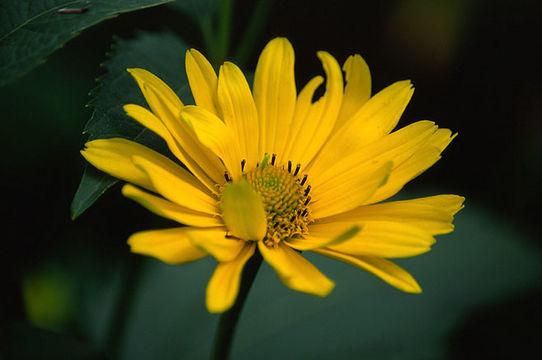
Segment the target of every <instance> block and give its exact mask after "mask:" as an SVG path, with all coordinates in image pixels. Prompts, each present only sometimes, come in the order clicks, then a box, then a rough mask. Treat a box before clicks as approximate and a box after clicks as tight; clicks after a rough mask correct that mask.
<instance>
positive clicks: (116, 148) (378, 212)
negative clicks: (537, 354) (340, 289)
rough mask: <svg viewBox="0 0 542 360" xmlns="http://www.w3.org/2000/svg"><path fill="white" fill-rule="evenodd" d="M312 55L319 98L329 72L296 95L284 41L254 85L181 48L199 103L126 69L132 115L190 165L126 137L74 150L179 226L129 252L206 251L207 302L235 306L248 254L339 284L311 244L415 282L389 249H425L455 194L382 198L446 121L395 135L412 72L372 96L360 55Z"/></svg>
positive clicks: (321, 283) (443, 226)
mask: <svg viewBox="0 0 542 360" xmlns="http://www.w3.org/2000/svg"><path fill="white" fill-rule="evenodd" d="M318 58H319V59H320V61H321V62H322V66H323V69H324V72H325V75H326V77H325V93H324V95H322V96H321V97H320V98H319V99H317V100H316V101H314V100H313V98H314V94H315V91H316V90H317V88H318V87H319V86H320V85H321V84H322V83H323V82H324V78H323V77H322V76H316V77H314V78H313V79H312V80H310V81H309V82H308V83H307V84H306V85H305V86H304V87H303V89H301V91H300V92H299V93H298V92H297V90H296V85H295V79H294V51H293V48H292V46H291V44H290V43H289V41H288V40H286V39H284V38H276V39H274V40H272V41H270V42H269V43H268V44H267V46H266V47H265V49H264V50H263V52H262V54H261V55H260V58H259V61H258V65H257V67H256V72H255V77H254V86H253V90H252V91H251V89H250V86H249V84H248V83H247V80H246V78H245V76H244V75H243V73H242V72H241V70H240V69H239V68H238V67H237V66H236V65H235V64H233V63H230V62H226V63H224V65H222V66H221V67H220V71H219V74H218V76H217V74H216V73H215V71H214V70H213V67H212V66H211V64H210V63H209V62H208V61H207V60H206V59H205V57H204V56H203V55H202V54H201V53H199V52H198V51H197V50H194V49H192V50H189V51H188V52H187V53H186V73H187V75H188V80H189V83H190V88H191V91H192V94H193V96H194V99H195V102H196V105H195V106H190V105H187V106H185V105H184V104H183V103H182V102H181V100H179V98H178V97H177V95H176V94H175V93H174V92H173V91H172V90H171V89H170V88H169V87H168V86H167V85H166V84H165V83H164V82H162V81H161V80H160V79H158V78H157V77H156V76H154V75H153V74H151V73H149V72H148V71H146V70H143V69H128V71H129V72H130V73H131V74H132V76H133V77H134V79H135V80H136V81H137V83H138V85H139V87H140V88H141V91H142V93H143V95H144V96H145V99H146V101H147V103H148V105H149V108H150V110H148V109H147V108H145V107H142V106H140V105H134V104H130V105H126V106H125V107H124V109H125V111H126V113H127V114H128V115H129V116H130V117H132V118H134V119H135V120H137V121H138V122H140V123H141V124H142V125H143V126H145V127H147V128H148V129H150V130H152V131H153V132H155V133H156V134H158V135H159V136H161V137H162V138H163V139H164V140H165V141H166V143H167V145H168V147H169V149H170V150H171V152H172V154H173V155H174V156H175V157H176V158H177V159H178V160H179V163H182V164H183V165H184V167H183V166H181V165H180V164H179V163H178V162H174V161H172V160H170V159H169V158H167V157H166V156H164V155H161V154H159V153H157V152H155V151H153V150H151V149H149V148H147V147H145V146H143V145H140V144H138V143H136V142H133V141H129V140H126V139H121V138H111V139H100V140H93V141H90V142H88V143H86V145H85V149H84V150H83V151H82V154H83V156H84V157H85V158H86V159H87V160H88V161H89V162H90V163H91V164H93V165H94V166H95V167H96V168H98V169H100V170H102V171H104V172H106V173H109V174H111V175H113V176H115V177H117V178H119V179H122V180H124V181H126V182H127V184H126V185H124V187H123V188H122V193H123V194H124V195H125V196H126V197H128V198H130V199H132V200H135V201H136V202H138V203H139V204H141V205H142V206H144V207H145V208H147V209H148V210H150V211H152V212H154V213H155V214H157V215H160V216H163V217H166V218H168V219H172V220H174V221H176V222H178V223H180V224H183V225H186V226H179V227H176V228H171V229H165V230H151V231H143V232H139V233H136V234H134V235H132V236H131V237H130V238H129V240H128V244H129V245H130V247H131V250H132V251H133V252H136V253H140V254H145V255H150V256H153V257H156V258H158V259H160V260H162V261H164V262H166V263H170V264H181V263H187V262H191V261H195V260H198V259H201V258H203V257H205V256H207V255H211V256H213V257H214V258H215V259H216V260H217V261H218V265H217V267H216V269H215V271H214V273H213V275H212V277H211V279H210V281H209V284H208V286H207V296H206V299H207V301H206V303H207V308H208V310H209V311H211V312H223V311H225V310H227V309H229V308H230V307H231V306H232V305H233V303H234V302H235V299H236V297H237V293H238V291H239V284H240V277H241V272H242V269H243V266H244V265H245V263H246V262H247V260H248V259H249V258H250V257H251V256H253V255H254V254H255V252H256V251H259V252H260V253H261V255H262V256H263V258H264V259H265V261H266V262H268V263H269V264H270V265H271V266H272V267H273V269H274V270H275V272H276V273H277V275H278V276H279V278H280V280H281V281H282V282H283V283H284V284H285V285H286V286H288V287H290V288H292V289H294V290H298V291H302V292H306V293H310V294H314V295H319V296H325V295H327V294H328V293H329V292H330V291H331V290H332V289H333V287H334V283H333V282H332V281H331V280H330V279H329V278H328V277H326V276H325V275H324V274H322V273H321V272H320V271H319V270H318V269H317V268H316V267H315V266H314V265H312V264H311V263H310V262H309V261H308V260H306V259H305V257H303V255H302V252H304V251H309V250H310V251H313V252H315V253H318V254H321V255H324V256H327V257H331V258H334V259H337V260H340V261H343V262H345V263H348V264H350V265H353V266H356V267H358V268H361V269H363V270H366V271H368V272H370V273H372V274H374V275H376V276H378V277H379V278H381V279H382V280H384V281H386V282H387V283H389V284H391V285H392V286H395V287H396V288H398V289H400V290H403V291H406V292H411V293H418V292H420V291H421V289H420V286H419V285H418V283H417V282H416V281H415V280H414V278H413V277H412V276H411V275H410V274H409V273H408V272H406V271H405V270H403V269H402V268H400V267H399V266H397V265H396V264H394V263H393V262H391V261H389V260H388V258H401V257H409V256H414V255H418V254H421V253H424V252H426V251H428V250H429V249H430V247H431V245H432V244H433V243H434V242H435V240H434V237H433V236H434V235H437V234H445V233H448V232H451V231H452V230H453V225H452V220H453V216H454V214H455V213H456V212H457V211H459V210H460V209H461V207H462V203H463V200H464V199H463V198H462V197H460V196H456V195H437V196H430V197H425V198H418V199H412V200H404V201H389V202H383V203H382V201H383V200H386V199H388V198H390V197H391V196H393V195H395V194H396V193H397V192H399V190H401V188H402V187H403V186H404V185H405V184H406V183H407V182H408V181H410V180H411V179H413V178H414V177H416V176H418V175H419V174H421V173H422V172H423V171H425V170H426V169H427V168H429V167H430V166H432V165H433V164H434V163H435V162H436V161H438V160H439V159H440V154H441V152H442V151H443V150H444V148H446V146H447V145H448V144H449V143H450V142H451V140H452V139H453V137H454V135H452V133H451V131H450V130H448V129H439V128H438V127H437V126H436V125H435V124H434V123H433V122H431V121H418V122H415V123H413V124H411V125H408V126H406V127H403V128H401V129H399V130H396V131H393V132H392V130H393V129H394V128H395V127H396V125H397V122H398V121H399V118H400V116H401V114H402V112H403V110H404V109H405V107H406V106H407V104H408V102H409V100H410V98H411V96H412V93H413V88H412V85H411V83H410V81H408V80H407V81H399V82H396V83H394V84H392V85H390V86H388V87H387V88H385V89H384V90H382V91H380V92H378V93H377V94H375V95H373V96H371V78H370V73H369V69H368V67H367V64H366V63H365V61H364V60H363V59H362V57H361V56H359V55H353V56H350V57H349V58H348V59H347V60H346V62H345V63H344V65H343V67H342V71H341V67H340V65H339V64H338V62H337V61H336V60H335V59H334V58H333V57H332V56H331V55H330V54H328V53H327V52H323V51H321V52H318ZM343 71H344V78H343ZM345 82H346V84H345ZM186 169H188V170H186Z"/></svg>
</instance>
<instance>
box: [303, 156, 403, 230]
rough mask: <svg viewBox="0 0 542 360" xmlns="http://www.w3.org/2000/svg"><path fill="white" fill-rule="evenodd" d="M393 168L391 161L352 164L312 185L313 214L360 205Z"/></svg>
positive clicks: (319, 216) (332, 211)
mask: <svg viewBox="0 0 542 360" xmlns="http://www.w3.org/2000/svg"><path fill="white" fill-rule="evenodd" d="M392 167H393V163H392V162H386V163H383V164H382V163H378V162H377V163H372V162H367V163H364V164H360V165H357V166H354V165H353V166H352V168H351V169H350V170H349V171H347V172H344V173H342V174H337V175H336V176H335V177H334V178H332V179H330V180H329V181H327V182H325V183H322V184H319V185H318V186H315V187H314V189H313V190H312V192H311V194H312V201H311V206H310V208H311V213H312V216H313V217H314V218H315V219H319V218H323V217H327V216H332V215H335V214H339V213H342V212H346V211H349V210H352V209H354V208H356V207H358V206H360V205H362V204H363V203H364V202H366V201H367V199H369V198H371V197H372V195H373V194H374V193H375V191H377V189H378V188H379V187H381V186H383V185H384V184H385V183H386V181H387V179H388V176H389V174H390V171H391V169H392Z"/></svg>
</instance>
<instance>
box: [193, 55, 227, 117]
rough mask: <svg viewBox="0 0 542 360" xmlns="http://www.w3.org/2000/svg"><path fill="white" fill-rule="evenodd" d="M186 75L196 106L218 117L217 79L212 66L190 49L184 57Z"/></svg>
mask: <svg viewBox="0 0 542 360" xmlns="http://www.w3.org/2000/svg"><path fill="white" fill-rule="evenodd" d="M185 66H186V75H187V77H188V82H189V84H190V89H191V90H192V95H193V96H194V100H195V101H196V105H198V106H201V107H203V108H204V109H205V110H207V111H209V112H211V113H213V114H215V115H216V116H220V113H219V112H218V99H217V96H216V95H217V87H218V78H217V76H216V73H215V71H214V69H213V66H212V65H211V64H210V63H209V61H207V59H206V58H205V57H204V56H203V55H202V54H201V53H200V52H199V51H197V50H195V49H190V50H188V51H187V52H186V57H185Z"/></svg>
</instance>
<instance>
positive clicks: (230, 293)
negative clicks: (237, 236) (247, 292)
mask: <svg viewBox="0 0 542 360" xmlns="http://www.w3.org/2000/svg"><path fill="white" fill-rule="evenodd" d="M255 248H256V246H255V245H254V244H250V243H246V245H245V247H244V248H243V249H242V251H241V252H240V253H239V255H238V256H237V258H235V259H234V260H232V261H230V262H223V263H219V264H218V265H217V267H216V269H215V271H214V273H213V275H212V276H211V280H209V284H208V285H207V296H206V303H207V310H209V312H211V313H221V312H224V311H226V310H228V309H229V308H231V307H232V305H233V304H234V302H235V299H236V298H237V293H238V292H239V286H240V283H241V273H242V270H243V267H244V266H245V263H246V262H247V260H248V259H250V257H251V256H252V255H253V254H254V250H255Z"/></svg>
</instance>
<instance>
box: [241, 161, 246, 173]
mask: <svg viewBox="0 0 542 360" xmlns="http://www.w3.org/2000/svg"><path fill="white" fill-rule="evenodd" d="M246 164H247V161H246V160H245V159H243V160H241V171H245V165H246Z"/></svg>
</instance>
